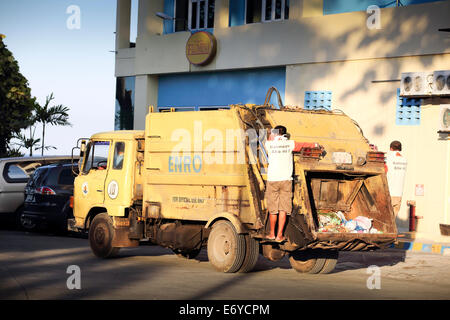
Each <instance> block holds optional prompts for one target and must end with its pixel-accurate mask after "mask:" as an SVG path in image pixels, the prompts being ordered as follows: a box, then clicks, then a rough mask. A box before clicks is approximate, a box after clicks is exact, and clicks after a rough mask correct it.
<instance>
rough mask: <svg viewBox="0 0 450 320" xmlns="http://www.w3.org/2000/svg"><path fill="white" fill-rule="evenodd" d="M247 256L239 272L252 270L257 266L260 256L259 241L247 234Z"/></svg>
mask: <svg viewBox="0 0 450 320" xmlns="http://www.w3.org/2000/svg"><path fill="white" fill-rule="evenodd" d="M244 237H245V258H244V262H243V263H242V266H241V268H240V269H239V272H242V273H245V272H250V271H252V270H253V268H254V267H255V266H256V263H257V262H258V257H259V242H258V241H256V240H255V239H253V238H252V237H250V235H248V234H246V235H245V236H244Z"/></svg>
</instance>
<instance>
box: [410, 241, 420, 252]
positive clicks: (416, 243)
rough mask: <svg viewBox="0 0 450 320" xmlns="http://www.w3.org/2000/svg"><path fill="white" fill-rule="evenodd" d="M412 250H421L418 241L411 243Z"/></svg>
mask: <svg viewBox="0 0 450 320" xmlns="http://www.w3.org/2000/svg"><path fill="white" fill-rule="evenodd" d="M412 250H413V251H421V250H422V244H421V243H420V242H415V243H414V244H413V247H412Z"/></svg>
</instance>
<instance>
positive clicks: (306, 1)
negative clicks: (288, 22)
mask: <svg viewBox="0 0 450 320" xmlns="http://www.w3.org/2000/svg"><path fill="white" fill-rule="evenodd" d="M319 16H323V0H303V14H302V17H303V18H311V17H319Z"/></svg>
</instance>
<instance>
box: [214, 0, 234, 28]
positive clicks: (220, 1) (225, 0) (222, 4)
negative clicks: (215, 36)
mask: <svg viewBox="0 0 450 320" xmlns="http://www.w3.org/2000/svg"><path fill="white" fill-rule="evenodd" d="M214 11H215V12H214V28H215V29H216V28H221V29H224V28H228V23H229V16H230V0H216V3H215V9H214Z"/></svg>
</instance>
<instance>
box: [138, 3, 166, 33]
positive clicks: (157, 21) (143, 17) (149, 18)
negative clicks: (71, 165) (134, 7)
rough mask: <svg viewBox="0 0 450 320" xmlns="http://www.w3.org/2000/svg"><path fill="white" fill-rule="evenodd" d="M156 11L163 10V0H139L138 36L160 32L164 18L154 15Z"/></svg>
mask: <svg viewBox="0 0 450 320" xmlns="http://www.w3.org/2000/svg"><path fill="white" fill-rule="evenodd" d="M157 12H164V0H151V1H149V0H139V10H138V38H139V37H141V36H143V35H146V34H147V35H154V34H162V32H163V25H164V20H163V19H161V18H158V17H157V16H156V13H157Z"/></svg>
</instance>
